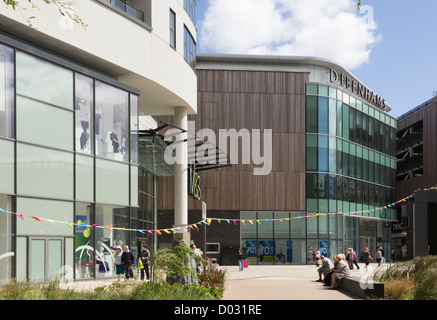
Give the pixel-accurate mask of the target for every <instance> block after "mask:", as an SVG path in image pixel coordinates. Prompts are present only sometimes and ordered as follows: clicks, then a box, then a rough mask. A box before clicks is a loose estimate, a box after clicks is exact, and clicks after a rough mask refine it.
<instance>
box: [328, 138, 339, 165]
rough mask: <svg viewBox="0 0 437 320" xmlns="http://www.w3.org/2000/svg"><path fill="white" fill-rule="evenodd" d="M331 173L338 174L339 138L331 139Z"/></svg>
mask: <svg viewBox="0 0 437 320" xmlns="http://www.w3.org/2000/svg"><path fill="white" fill-rule="evenodd" d="M329 172H330V173H337V138H335V137H329Z"/></svg>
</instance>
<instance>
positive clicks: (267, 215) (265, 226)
mask: <svg viewBox="0 0 437 320" xmlns="http://www.w3.org/2000/svg"><path fill="white" fill-rule="evenodd" d="M264 219H267V220H269V219H273V213H272V212H258V220H259V221H260V222H261V224H258V237H259V238H268V239H270V238H273V223H271V222H267V221H264Z"/></svg>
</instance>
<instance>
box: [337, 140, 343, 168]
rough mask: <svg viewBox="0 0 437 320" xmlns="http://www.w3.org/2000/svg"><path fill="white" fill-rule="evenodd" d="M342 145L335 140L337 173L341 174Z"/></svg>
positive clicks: (339, 141)
mask: <svg viewBox="0 0 437 320" xmlns="http://www.w3.org/2000/svg"><path fill="white" fill-rule="evenodd" d="M342 150H343V143H342V141H341V140H340V139H338V138H337V155H336V160H337V173H338V174H342V173H343V151H342Z"/></svg>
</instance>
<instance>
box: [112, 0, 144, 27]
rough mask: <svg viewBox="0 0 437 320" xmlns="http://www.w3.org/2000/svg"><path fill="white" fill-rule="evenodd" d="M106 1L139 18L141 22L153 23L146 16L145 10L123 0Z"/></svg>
mask: <svg viewBox="0 0 437 320" xmlns="http://www.w3.org/2000/svg"><path fill="white" fill-rule="evenodd" d="M104 1H105V2H107V3H109V4H111V5H112V6H114V7H116V8H118V9H120V10H121V11H124V12H126V13H127V14H128V15H130V16H132V17H134V18H135V19H138V20H140V21H141V22H145V23H146V24H148V25H151V19H150V17H148V16H146V15H145V14H144V12H143V11H141V10H138V9H137V8H135V7H133V6H132V5H130V4H127V3H126V2H124V1H122V0H104Z"/></svg>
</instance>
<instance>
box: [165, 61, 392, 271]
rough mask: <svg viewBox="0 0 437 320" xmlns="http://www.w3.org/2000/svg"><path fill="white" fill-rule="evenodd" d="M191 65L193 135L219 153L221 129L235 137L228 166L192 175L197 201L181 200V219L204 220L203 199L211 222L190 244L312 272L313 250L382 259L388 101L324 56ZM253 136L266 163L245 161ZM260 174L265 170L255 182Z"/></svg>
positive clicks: (386, 223)
mask: <svg viewBox="0 0 437 320" xmlns="http://www.w3.org/2000/svg"><path fill="white" fill-rule="evenodd" d="M196 59H197V66H196V70H197V75H198V114H197V115H196V116H193V117H190V120H193V121H194V124H195V128H196V132H201V130H202V129H205V128H208V129H210V130H212V131H213V132H214V133H215V136H216V137H217V140H216V143H217V145H219V143H221V142H222V141H221V140H220V141H218V139H219V137H220V132H223V130H225V131H227V132H229V131H230V130H232V129H235V131H236V132H239V133H241V136H240V137H239V140H238V143H239V144H238V156H239V157H238V159H239V161H238V162H237V163H233V164H232V166H231V167H223V168H217V169H215V170H209V171H203V170H200V171H199V172H198V175H199V176H200V178H201V180H200V181H201V190H202V199H201V201H197V200H190V207H189V209H190V211H189V212H190V214H189V215H190V222H191V223H195V222H197V221H199V220H201V218H202V217H201V214H200V210H201V206H200V203H201V202H202V201H203V202H205V204H206V206H207V216H208V217H209V218H212V220H211V221H212V223H211V226H205V225H202V226H201V228H202V230H201V231H200V232H195V231H192V232H191V236H192V239H194V241H197V247H201V248H204V249H205V250H204V251H206V252H207V253H208V254H210V256H211V257H215V258H217V259H218V261H219V263H221V264H236V263H237V258H236V254H237V251H238V248H239V247H242V248H243V249H244V250H245V251H246V253H247V256H248V259H249V261H250V262H251V263H258V264H311V263H314V260H313V254H314V253H315V251H316V250H317V249H318V248H320V249H321V250H322V252H323V253H324V254H325V255H328V256H329V257H331V258H332V257H333V255H334V254H337V253H343V252H344V250H345V248H349V247H352V248H354V249H355V251H356V252H359V251H361V250H363V249H364V247H365V246H369V249H370V251H371V252H372V253H375V252H376V247H377V246H378V247H383V248H384V251H385V252H388V251H389V249H390V223H391V221H392V220H395V219H396V215H395V212H394V211H393V209H392V208H391V206H388V205H389V204H391V203H393V202H394V201H395V171H396V158H395V150H394V146H395V141H396V120H395V118H394V117H392V116H390V115H389V113H388V112H389V111H390V106H389V104H388V102H387V101H385V100H384V99H383V98H382V97H381V96H379V95H378V94H377V93H375V92H373V91H372V90H370V89H369V88H368V87H366V86H365V85H364V84H363V83H362V82H360V81H359V80H358V79H357V78H356V77H354V76H353V75H352V74H351V73H350V72H349V71H347V70H346V69H344V68H342V67H341V66H340V65H338V64H335V63H332V62H330V61H326V60H323V59H318V58H313V57H280V56H250V55H219V54H199V55H197V58H196ZM257 130H258V131H257ZM243 132H248V133H249V135H248V136H247V137H245V138H246V140H244V139H243V136H242V133H243ZM255 132H260V133H261V137H266V136H267V135H269V137H271V140H263V139H261V141H263V142H262V143H261V147H260V150H261V152H260V154H259V155H264V157H265V159H264V163H261V162H260V161H257V160H256V159H257V158H256V157H254V156H255V155H258V154H254V153H253V148H254V146H255V145H254V142H255V141H257V140H254V139H255V138H256V136H255V135H254V133H255ZM229 146H230V143H228V149H227V150H225V151H226V152H228V155H229V154H230V153H232V148H230V147H229ZM251 147H252V150H251V149H250V148H251ZM248 150H249V152H251V154H250V161H248V162H244V161H245V160H244V156H243V155H244V153H245V152H247V151H248ZM269 152H271V161H270V163H267V157H266V155H268V153H269ZM263 166H264V168H263V170H265V169H266V168H268V169H270V170H267V171H266V172H265V173H264V174H262V175H259V174H255V172H256V170H255V169H257V168H260V167H263ZM167 180H168V179H163V181H162V182H160V183H159V186H158V188H159V190H160V193H161V194H162V198H161V200H159V199H158V208H159V212H160V216H159V219H160V220H159V223H160V224H161V223H162V226H164V224H165V223H168V220H166V218H165V217H166V216H169V217H171V212H172V207H171V203H172V201H171V199H172V194H171V187H169V186H171V181H167ZM169 190H170V192H169ZM302 217H305V218H302ZM218 219H220V221H218ZM227 220H228V221H230V223H226V221H227ZM233 220H235V224H234V223H233V222H232V221H233ZM237 222H238V223H237ZM243 222H244V223H243ZM205 234H206V236H205ZM205 239H206V240H205ZM158 240H159V241H160V242H161V243H162V244H165V242H166V241H169V240H166V238H165V237H164V236H163V237H160V238H159V239H158Z"/></svg>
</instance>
